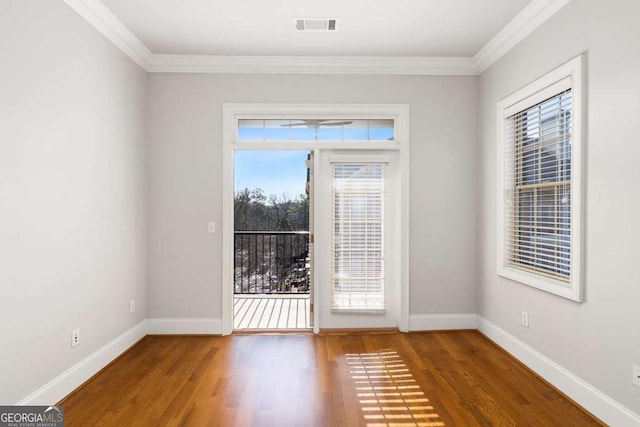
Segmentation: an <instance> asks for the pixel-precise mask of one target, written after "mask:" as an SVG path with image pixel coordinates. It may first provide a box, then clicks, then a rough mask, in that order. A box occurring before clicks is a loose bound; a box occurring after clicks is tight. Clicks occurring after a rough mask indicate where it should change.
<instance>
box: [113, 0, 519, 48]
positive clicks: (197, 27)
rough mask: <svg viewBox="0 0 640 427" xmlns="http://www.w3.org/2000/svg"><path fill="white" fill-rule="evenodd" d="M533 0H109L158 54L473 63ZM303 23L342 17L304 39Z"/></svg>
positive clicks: (119, 17)
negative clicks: (296, 21)
mask: <svg viewBox="0 0 640 427" xmlns="http://www.w3.org/2000/svg"><path fill="white" fill-rule="evenodd" d="M530 2H531V0H397V1H395V2H391V1H382V0H316V1H310V0H235V1H233V0H232V1H221V0H102V3H103V4H104V5H105V6H106V7H107V8H108V9H109V10H110V11H111V12H112V13H113V14H114V15H115V16H116V17H117V18H118V19H119V20H120V21H122V23H124V25H126V27H128V29H129V30H130V31H131V32H132V33H133V34H134V35H135V36H136V37H137V38H138V39H140V40H141V41H142V42H143V43H144V44H145V45H146V47H148V48H149V49H150V50H151V52H152V53H154V54H183V55H184V54H197V55H261V56H275V55H278V56H382V57H386V56H396V57H398V56H406V57H472V56H474V55H476V54H477V53H478V51H479V50H480V49H481V48H482V47H483V46H485V45H486V44H487V43H488V42H489V41H490V40H491V39H492V38H493V37H494V36H495V35H496V34H497V33H498V32H500V30H502V29H503V28H504V27H505V26H506V25H507V24H508V23H509V22H510V21H511V20H512V19H513V18H514V17H515V16H516V15H517V14H518V13H519V12H520V11H522V9H524V8H525V6H527V5H528V4H529V3H530ZM296 17H337V18H339V19H340V21H339V24H338V31H336V32H333V33H299V32H295V31H294V27H293V22H292V19H293V18H296Z"/></svg>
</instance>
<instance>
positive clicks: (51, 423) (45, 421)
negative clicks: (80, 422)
mask: <svg viewBox="0 0 640 427" xmlns="http://www.w3.org/2000/svg"><path fill="white" fill-rule="evenodd" d="M0 427H64V407H62V406H0Z"/></svg>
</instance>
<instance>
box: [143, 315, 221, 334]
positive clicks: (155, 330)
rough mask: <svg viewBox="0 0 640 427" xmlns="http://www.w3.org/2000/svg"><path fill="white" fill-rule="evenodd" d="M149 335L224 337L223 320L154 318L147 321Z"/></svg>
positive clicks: (212, 318)
mask: <svg viewBox="0 0 640 427" xmlns="http://www.w3.org/2000/svg"><path fill="white" fill-rule="evenodd" d="M147 334H149V335H171V334H203V335H208V334H211V335H222V319H220V318H214V317H205V318H178V319H172V318H154V319H147Z"/></svg>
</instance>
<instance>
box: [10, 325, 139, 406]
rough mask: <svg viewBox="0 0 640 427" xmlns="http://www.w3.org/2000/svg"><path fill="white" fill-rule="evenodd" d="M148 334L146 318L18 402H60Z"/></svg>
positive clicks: (45, 403) (27, 403)
mask: <svg viewBox="0 0 640 427" xmlns="http://www.w3.org/2000/svg"><path fill="white" fill-rule="evenodd" d="M146 333H147V332H146V325H145V321H144V320H143V321H142V322H140V323H138V324H137V325H136V326H134V327H133V328H131V329H129V330H128V331H126V332H124V333H123V334H122V335H120V336H119V337H117V338H115V339H113V340H111V341H110V342H108V343H107V344H105V345H104V346H102V347H101V348H100V349H98V350H97V351H95V352H94V353H92V354H90V355H89V356H87V357H85V358H84V359H82V360H81V361H80V362H78V363H76V364H75V365H73V366H72V367H70V368H69V369H67V370H66V371H64V372H63V373H62V374H60V375H58V376H57V377H55V378H54V379H53V380H51V381H49V382H48V383H46V384H45V385H43V386H42V387H40V388H39V389H38V390H36V391H34V392H33V393H31V394H30V395H29V396H27V397H25V398H24V399H22V400H21V401H20V402H18V403H17V405H53V404H55V403H56V402H59V401H60V400H62V398H64V397H65V396H67V395H68V394H69V393H71V392H72V391H73V390H75V389H76V388H78V387H80V385H82V383H84V382H85V381H87V380H88V379H89V378H91V377H92V376H93V375H95V374H96V373H97V372H98V371H100V369H102V368H104V367H105V366H107V365H108V364H109V363H110V362H111V361H113V360H114V359H115V358H116V357H118V356H120V355H121V354H122V353H124V352H125V351H126V350H127V349H128V348H129V347H131V346H132V345H134V344H135V343H136V342H138V341H139V340H140V339H142V338H143V337H144V336H145V335H146Z"/></svg>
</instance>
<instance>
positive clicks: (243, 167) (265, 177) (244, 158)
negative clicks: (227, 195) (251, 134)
mask: <svg viewBox="0 0 640 427" xmlns="http://www.w3.org/2000/svg"><path fill="white" fill-rule="evenodd" d="M308 153H309V152H308V151H273V150H271V151H257V150H251V151H240V150H238V151H236V152H235V177H234V178H235V179H234V182H235V190H236V191H238V190H242V189H244V188H249V189H254V188H262V190H264V193H265V195H267V196H269V195H270V194H276V195H278V196H280V195H281V194H282V193H286V194H287V195H288V196H289V197H291V198H294V197H296V196H297V195H299V194H305V183H306V182H307V167H306V165H305V160H306V159H307V154H308Z"/></svg>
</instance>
